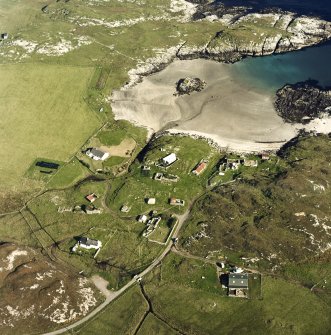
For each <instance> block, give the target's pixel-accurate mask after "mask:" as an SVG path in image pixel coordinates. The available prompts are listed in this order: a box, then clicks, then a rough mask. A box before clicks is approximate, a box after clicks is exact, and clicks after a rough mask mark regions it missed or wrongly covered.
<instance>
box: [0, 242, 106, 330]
mask: <svg viewBox="0 0 331 335" xmlns="http://www.w3.org/2000/svg"><path fill="white" fill-rule="evenodd" d="M0 296H1V299H0V327H1V334H2V335H5V334H13V329H15V333H16V334H23V333H24V334H29V333H39V332H43V331H46V330H47V331H49V330H50V329H53V328H57V327H60V326H62V325H65V324H68V323H71V322H73V321H75V320H77V319H79V318H81V317H83V316H84V315H86V314H87V313H88V312H89V311H90V310H91V309H93V308H94V307H95V306H96V305H97V304H98V303H99V295H98V293H97V291H96V290H95V288H94V287H93V286H92V284H91V283H90V282H89V281H88V280H87V279H86V278H83V277H80V276H77V275H76V274H74V273H68V271H67V269H64V268H63V267H62V266H60V265H59V264H57V263H54V262H51V261H50V260H49V259H48V258H46V257H44V256H43V255H42V254H41V253H39V252H38V251H37V250H34V249H31V248H29V247H25V246H18V245H16V244H12V243H2V244H0Z"/></svg>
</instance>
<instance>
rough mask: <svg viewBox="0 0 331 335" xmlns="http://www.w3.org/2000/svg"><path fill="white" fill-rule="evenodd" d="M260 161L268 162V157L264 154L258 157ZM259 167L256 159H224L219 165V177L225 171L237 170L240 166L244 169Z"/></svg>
mask: <svg viewBox="0 0 331 335" xmlns="http://www.w3.org/2000/svg"><path fill="white" fill-rule="evenodd" d="M260 157H261V159H262V160H264V161H265V160H269V158H270V156H269V155H268V154H267V153H265V154H261V155H260ZM258 165H259V161H258V159H248V158H227V157H226V158H224V159H223V160H222V161H221V164H220V165H219V175H220V176H223V175H224V174H225V172H226V171H229V170H232V171H234V170H238V169H239V168H240V167H241V166H245V167H257V166H258Z"/></svg>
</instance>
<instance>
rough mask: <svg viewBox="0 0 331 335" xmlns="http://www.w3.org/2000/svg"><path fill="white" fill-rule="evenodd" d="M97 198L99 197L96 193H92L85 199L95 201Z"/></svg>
mask: <svg viewBox="0 0 331 335" xmlns="http://www.w3.org/2000/svg"><path fill="white" fill-rule="evenodd" d="M97 198H98V197H97V196H96V195H95V194H94V193H91V194H89V195H87V196H86V197H85V199H86V200H88V201H89V202H94V201H95V200H96V199H97Z"/></svg>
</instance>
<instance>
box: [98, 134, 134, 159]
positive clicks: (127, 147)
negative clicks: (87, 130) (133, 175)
mask: <svg viewBox="0 0 331 335" xmlns="http://www.w3.org/2000/svg"><path fill="white" fill-rule="evenodd" d="M136 144H137V143H136V141H135V140H134V139H133V138H125V139H124V140H123V141H122V142H121V143H120V144H119V145H113V146H111V147H106V146H101V147H100V149H101V150H103V151H106V152H109V154H110V156H117V157H131V155H132V152H133V151H134V149H135V147H136Z"/></svg>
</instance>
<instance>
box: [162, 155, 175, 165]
mask: <svg viewBox="0 0 331 335" xmlns="http://www.w3.org/2000/svg"><path fill="white" fill-rule="evenodd" d="M176 160H177V156H176V154H174V153H172V154H170V155H168V156H165V157H163V158H162V164H163V165H164V166H169V165H171V164H173V163H175V162H176Z"/></svg>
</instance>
